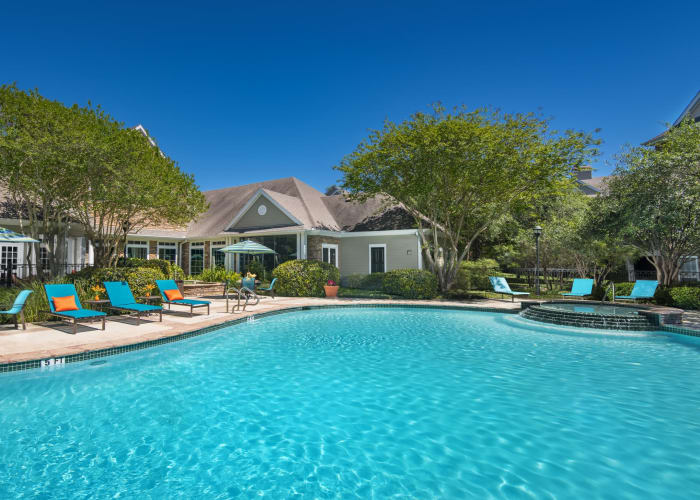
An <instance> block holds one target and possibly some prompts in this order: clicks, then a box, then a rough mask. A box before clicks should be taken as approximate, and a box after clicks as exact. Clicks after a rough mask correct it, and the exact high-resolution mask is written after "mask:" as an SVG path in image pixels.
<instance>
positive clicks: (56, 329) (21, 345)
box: [0, 297, 520, 365]
mask: <svg viewBox="0 0 700 500" xmlns="http://www.w3.org/2000/svg"><path fill="white" fill-rule="evenodd" d="M203 299H206V300H209V301H211V303H212V304H211V311H210V314H209V315H206V313H203V312H202V309H199V310H197V309H195V313H194V316H193V317H189V309H187V308H184V307H173V308H172V309H171V310H170V311H168V309H167V307H166V308H165V309H164V310H163V322H162V323H161V322H159V321H158V316H157V315H155V314H154V315H151V316H146V317H144V318H142V320H141V324H140V325H139V326H136V321H135V319H133V318H131V317H128V316H118V315H113V316H109V317H108V318H107V321H106V323H105V330H104V331H102V330H101V329H100V324H99V323H98V322H95V323H79V324H78V332H77V333H76V334H73V331H72V328H73V327H72V325H71V324H68V323H65V322H61V321H51V322H43V323H33V324H27V329H26V330H22V329H21V327H20V329H19V330H15V329H14V327H13V326H11V324H10V323H6V324H4V325H1V326H0V365H3V364H7V363H17V362H23V361H33V360H40V359H48V358H61V357H65V356H70V355H72V354H79V353H84V352H89V351H97V350H101V349H109V348H114V347H121V346H126V345H131V344H137V343H139V342H145V341H149V340H157V339H162V338H166V337H172V336H175V335H179V334H182V333H185V332H189V331H192V330H198V329H201V328H206V327H209V326H215V325H218V324H222V323H226V322H228V321H233V320H236V319H240V318H245V317H248V316H253V315H255V314H260V313H265V312H270V311H279V310H284V309H293V308H298V307H304V306H332V305H339V306H342V305H351V304H355V305H359V304H404V305H405V304H421V305H437V306H454V307H464V308H465V309H470V308H472V309H473V308H479V309H481V308H493V309H503V310H520V303H519V302H515V303H513V302H510V301H507V302H506V301H501V300H490V299H489V300H473V301H459V302H458V301H442V300H440V301H437V300H385V299H381V300H380V299H374V300H373V299H344V298H337V299H326V298H306V297H277V298H275V299H270V298H264V299H262V300H261V301H260V303H259V304H258V305H257V306H251V307H250V308H248V309H247V310H246V311H245V312H243V313H231V312H228V313H227V312H226V301H225V300H224V299H222V298H211V297H203Z"/></svg>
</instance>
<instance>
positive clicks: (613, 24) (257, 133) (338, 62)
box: [0, 1, 700, 189]
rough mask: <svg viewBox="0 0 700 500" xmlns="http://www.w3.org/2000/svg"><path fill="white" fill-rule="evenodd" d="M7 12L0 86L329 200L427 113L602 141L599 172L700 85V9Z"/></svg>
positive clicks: (286, 5)
mask: <svg viewBox="0 0 700 500" xmlns="http://www.w3.org/2000/svg"><path fill="white" fill-rule="evenodd" d="M24 3H25V2H5V3H4V4H3V7H2V14H1V16H2V23H1V26H2V28H1V29H0V40H1V41H2V47H3V56H2V60H1V61H0V82H2V83H10V82H13V81H16V82H17V84H18V85H19V86H20V87H22V88H33V87H36V88H38V89H39V91H40V92H41V93H42V94H43V95H45V96H47V97H49V98H52V99H56V100H60V101H62V102H65V103H67V104H70V103H74V102H78V103H80V104H85V103H86V102H87V101H88V100H91V101H92V102H93V103H98V104H101V105H102V106H103V107H104V108H105V109H106V110H107V111H108V112H109V113H110V114H112V115H113V116H114V117H115V118H117V119H118V120H120V121H123V122H125V124H127V125H136V124H138V123H142V124H143V125H144V126H145V127H146V128H147V129H148V130H149V131H150V132H151V134H152V135H153V136H154V137H155V139H156V140H157V141H158V144H159V145H160V146H161V148H162V149H163V150H164V151H165V152H166V153H167V154H168V155H170V156H171V157H172V158H174V159H175V160H176V161H178V163H179V164H180V165H181V167H182V168H183V169H185V170H186V171H189V172H192V173H194V175H195V177H196V179H197V182H198V183H199V185H200V186H201V187H202V188H203V189H213V188H219V187H226V186H231V185H238V184H244V183H248V182H255V181H259V180H265V179H272V178H278V177H284V176H290V175H294V176H296V177H299V178H301V179H302V180H304V181H306V182H308V183H309V184H311V185H313V186H315V187H317V188H319V189H323V188H325V187H326V186H328V185H329V184H332V183H333V182H334V181H335V180H336V179H337V178H338V174H337V173H336V172H335V171H333V170H332V168H331V167H332V166H333V165H335V164H337V163H338V162H339V160H340V159H341V158H342V157H343V156H344V155H345V154H347V153H349V152H351V151H352V150H353V149H354V147H355V146H356V145H357V143H358V142H359V141H360V140H362V139H363V138H364V137H366V135H367V131H368V130H369V129H372V128H378V127H380V126H381V124H382V121H383V120H384V119H385V118H389V119H392V120H402V119H403V118H405V117H407V116H408V115H409V114H410V113H412V112H414V111H417V110H425V109H426V108H427V106H428V105H429V104H430V103H432V102H435V101H442V102H443V103H444V104H445V105H448V106H453V105H458V104H465V105H467V106H468V107H471V108H474V107H480V106H485V105H491V106H495V107H499V108H501V109H502V110H504V111H507V112H527V111H536V110H538V109H540V110H541V111H542V112H543V113H544V114H545V115H548V116H551V117H553V118H554V124H555V126H556V127H557V128H559V129H565V128H575V129H580V130H588V131H592V130H593V129H596V128H601V129H602V131H601V132H600V137H601V138H602V139H603V140H604V141H605V143H604V145H603V147H602V150H603V155H602V156H601V157H600V158H599V159H598V160H597V161H596V163H595V166H596V167H597V168H598V169H599V170H598V172H597V173H596V175H600V174H605V173H607V172H609V170H610V168H611V165H612V156H613V154H615V153H616V152H617V151H619V149H620V147H621V146H622V145H623V144H625V143H633V144H636V143H639V142H641V141H643V140H646V139H648V138H651V137H652V136H654V135H656V134H657V133H659V132H660V131H662V130H663V127H664V123H665V122H669V121H673V120H674V119H675V118H676V117H677V115H678V114H679V113H680V112H681V111H682V109H683V108H684V106H685V105H686V104H687V103H688V102H689V101H690V99H691V98H692V97H693V96H694V95H695V93H696V92H697V91H698V90H700V64H699V63H698V61H700V50H698V49H699V48H700V42H698V19H700V2H688V3H676V2H673V1H667V2H662V3H659V2H658V1H657V2H643V1H635V2H600V3H596V2H566V1H556V2H527V1H519V2H498V1H491V2H480V3H472V4H470V3H468V2H454V3H443V2H426V1H421V2H408V1H403V2H396V3H384V4H383V5H379V2H369V3H366V4H362V3H360V2H345V3H340V2H319V3H315V4H312V3H307V2H281V3H278V4H276V3H262V2H246V3H240V4H239V5H232V4H230V3H229V2H221V3H209V2H206V1H200V2H187V3H186V4H180V5H176V4H178V2H168V3H162V4H160V5H156V3H155V2H134V3H131V2H111V3H107V2H89V3H87V2H86V3H82V4H78V3H73V2H70V4H71V5H66V4H64V3H63V2H51V3H46V4H45V5H41V2H37V3H33V2H32V3H31V6H26V7H25V6H23V5H22V4H24Z"/></svg>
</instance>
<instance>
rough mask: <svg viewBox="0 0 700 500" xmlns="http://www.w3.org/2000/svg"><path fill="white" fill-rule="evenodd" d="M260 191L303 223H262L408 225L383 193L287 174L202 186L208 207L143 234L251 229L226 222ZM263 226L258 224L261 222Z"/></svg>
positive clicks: (352, 227)
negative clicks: (358, 194) (365, 195)
mask: <svg viewBox="0 0 700 500" xmlns="http://www.w3.org/2000/svg"><path fill="white" fill-rule="evenodd" d="M259 194H264V195H265V196H266V197H268V198H270V199H271V200H273V201H274V202H275V203H277V204H278V205H279V206H280V207H281V208H283V209H284V210H285V211H286V212H288V213H290V214H291V215H292V216H293V217H294V218H295V219H297V220H298V221H299V222H300V223H301V224H298V225H290V226H285V227H275V228H269V229H265V231H284V230H290V229H293V230H301V229H308V230H311V229H324V230H330V231H367V230H386V229H407V228H410V227H412V220H413V219H412V218H411V217H410V215H408V214H407V213H406V212H405V210H403V209H402V208H401V207H400V206H398V205H395V204H394V205H387V204H386V203H385V201H386V200H385V199H384V198H381V197H375V198H371V199H370V200H368V201H367V202H364V203H355V202H351V201H349V200H347V199H346V197H345V195H343V194H337V195H332V196H325V195H323V194H322V193H321V192H320V191H318V190H317V189H314V188H313V187H311V186H309V185H308V184H306V183H304V182H302V181H300V180H299V179H297V178H296V177H285V178H283V179H274V180H269V181H263V182H255V183H253V184H245V185H243V186H234V187H229V188H223V189H215V190H212V191H204V196H205V197H206V199H207V201H208V202H209V210H207V212H205V213H204V214H203V215H202V216H200V218H199V219H197V220H196V221H193V222H191V223H190V224H189V226H188V227H187V228H186V230H184V231H170V230H167V229H164V228H149V229H144V230H142V231H140V232H139V234H140V235H143V236H153V237H168V236H171V237H180V238H182V237H186V238H204V237H213V236H217V235H222V234H237V233H243V232H250V231H251V230H249V229H247V230H242V231H230V230H229V226H230V224H231V222H232V221H233V220H234V218H235V217H236V216H237V215H239V214H240V213H241V211H242V210H243V209H244V208H245V207H246V204H248V203H249V202H250V201H251V199H252V198H254V197H255V196H256V195H259ZM260 229H262V228H260Z"/></svg>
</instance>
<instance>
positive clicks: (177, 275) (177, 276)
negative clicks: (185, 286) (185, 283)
mask: <svg viewBox="0 0 700 500" xmlns="http://www.w3.org/2000/svg"><path fill="white" fill-rule="evenodd" d="M170 279H171V280H184V279H185V271H183V270H182V268H181V267H180V266H178V265H176V264H171V265H170Z"/></svg>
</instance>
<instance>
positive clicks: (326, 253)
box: [321, 248, 328, 262]
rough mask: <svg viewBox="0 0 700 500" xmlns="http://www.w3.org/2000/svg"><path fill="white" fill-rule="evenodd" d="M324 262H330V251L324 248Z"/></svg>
mask: <svg viewBox="0 0 700 500" xmlns="http://www.w3.org/2000/svg"><path fill="white" fill-rule="evenodd" d="M321 260H322V261H323V262H328V249H327V248H324V249H323V257H322V258H321Z"/></svg>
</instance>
